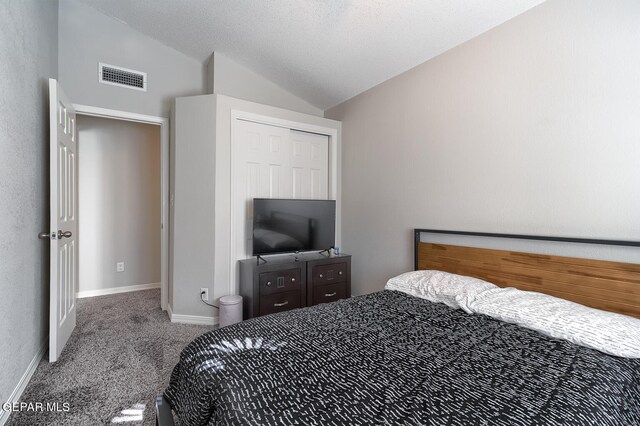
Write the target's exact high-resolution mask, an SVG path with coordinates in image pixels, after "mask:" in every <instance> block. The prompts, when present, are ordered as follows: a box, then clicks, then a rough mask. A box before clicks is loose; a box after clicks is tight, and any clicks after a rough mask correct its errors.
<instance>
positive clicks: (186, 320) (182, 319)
mask: <svg viewBox="0 0 640 426" xmlns="http://www.w3.org/2000/svg"><path fill="white" fill-rule="evenodd" d="M167 314H169V319H170V320H171V322H175V323H178V324H199V325H216V324H218V317H201V316H198V315H179V314H174V313H173V308H171V304H169V303H167Z"/></svg>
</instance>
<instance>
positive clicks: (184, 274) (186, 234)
mask: <svg viewBox="0 0 640 426" xmlns="http://www.w3.org/2000/svg"><path fill="white" fill-rule="evenodd" d="M175 102H176V103H175V120H174V132H175V135H174V137H173V138H172V141H171V145H172V146H171V152H172V153H173V173H172V174H171V178H170V179H171V184H170V187H171V191H172V192H171V194H170V196H169V198H170V200H171V205H172V212H171V218H172V231H171V233H172V241H173V244H172V246H173V247H172V260H173V262H172V268H171V278H170V282H171V283H172V287H173V288H172V291H171V294H170V296H171V297H170V302H171V309H172V311H173V313H175V314H179V315H195V316H205V317H212V316H213V308H211V307H209V306H207V305H205V304H204V303H202V302H201V301H200V293H199V291H200V288H201V287H207V288H210V289H211V287H212V285H211V284H212V283H213V274H214V260H215V252H214V238H213V232H214V224H215V222H214V219H215V217H214V214H215V198H214V197H215V191H214V179H215V128H216V127H215V121H216V104H215V96H213V95H209V96H191V97H186V98H177V99H176V101H175ZM212 290H213V289H211V290H210V295H209V300H210V303H211V301H212V297H213V292H212Z"/></svg>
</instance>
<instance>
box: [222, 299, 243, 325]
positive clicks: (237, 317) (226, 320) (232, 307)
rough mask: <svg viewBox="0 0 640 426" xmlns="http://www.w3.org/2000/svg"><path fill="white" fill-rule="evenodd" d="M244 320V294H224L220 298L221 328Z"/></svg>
mask: <svg viewBox="0 0 640 426" xmlns="http://www.w3.org/2000/svg"><path fill="white" fill-rule="evenodd" d="M240 321H242V296H222V297H221V298H220V316H219V320H218V326H219V327H220V328H222V327H226V326H228V325H231V324H235V323H237V322H240Z"/></svg>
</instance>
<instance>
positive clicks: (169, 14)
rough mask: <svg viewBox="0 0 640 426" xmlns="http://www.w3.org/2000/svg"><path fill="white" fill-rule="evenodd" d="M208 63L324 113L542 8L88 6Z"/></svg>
mask: <svg viewBox="0 0 640 426" xmlns="http://www.w3.org/2000/svg"><path fill="white" fill-rule="evenodd" d="M80 1H81V2H82V3H85V4H88V5H90V6H93V7H95V8H96V9H98V10H100V11H102V12H103V13H105V14H107V15H109V16H112V17H114V18H117V19H119V20H121V21H124V22H126V23H127V24H129V25H130V26H131V27H133V28H135V29H137V30H138V31H140V32H142V33H145V34H147V35H149V36H151V37H153V38H155V39H157V40H159V41H161V42H163V43H165V44H166V45H168V46H171V47H173V48H174V49H176V50H178V51H181V52H183V53H185V54H187V55H190V56H193V57H195V58H197V59H199V60H200V61H203V62H204V61H205V60H206V59H207V58H208V57H209V55H210V54H211V52H213V51H216V52H220V53H222V54H224V55H225V56H228V57H230V58H231V59H233V60H235V61H236V62H238V63H240V64H243V65H245V66H247V67H249V68H251V69H253V70H254V71H255V72H258V73H260V74H262V75H263V76H265V77H266V78H268V79H270V80H272V81H273V82H275V83H277V84H279V85H280V86H282V87H283V88H285V89H287V90H288V91H290V92H291V93H293V94H295V95H297V96H299V97H300V98H302V99H304V100H306V101H307V102H309V103H311V104H312V105H314V106H316V107H319V108H322V109H326V108H329V107H331V106H334V105H336V104H338V103H340V102H342V101H345V100H347V99H349V98H351V97H353V96H355V95H357V94H358V93H361V92H363V91H365V90H367V89H369V88H371V87H373V86H375V85H376V84H379V83H381V82H383V81H385V80H387V79H389V78H391V77H393V76H395V75H398V74H400V73H402V72H404V71H406V70H408V69H410V68H412V67H414V66H416V65H418V64H421V63H422V62H424V61H426V60H428V59H430V58H432V57H434V56H436V55H438V54H439V53H442V52H444V51H446V50H448V49H450V48H452V47H454V46H456V45H458V44H460V43H462V42H464V41H466V40H469V39H471V38H473V37H475V36H477V35H479V34H481V33H483V32H484V31H487V30H488V29H490V28H492V27H494V26H496V25H498V24H500V23H502V22H505V21H507V20H509V19H511V18H512V17H514V16H516V15H518V14H520V13H522V12H524V11H526V10H528V9H530V8H531V7H533V6H536V5H538V4H540V3H542V2H543V0H270V1H266V0H80Z"/></svg>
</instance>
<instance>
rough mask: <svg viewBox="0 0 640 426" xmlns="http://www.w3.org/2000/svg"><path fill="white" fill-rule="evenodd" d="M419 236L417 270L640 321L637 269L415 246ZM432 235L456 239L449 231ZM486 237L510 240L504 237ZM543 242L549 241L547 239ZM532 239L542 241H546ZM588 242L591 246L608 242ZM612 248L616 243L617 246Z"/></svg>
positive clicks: (616, 264) (567, 259) (559, 258)
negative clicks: (470, 279)
mask: <svg viewBox="0 0 640 426" xmlns="http://www.w3.org/2000/svg"><path fill="white" fill-rule="evenodd" d="M421 232H434V231H433V230H416V242H415V244H416V245H415V263H416V269H417V270H418V269H437V270H440V271H445V272H450V273H454V274H460V275H468V276H471V277H475V278H480V279H482V280H485V281H489V282H492V283H494V284H496V285H498V286H500V287H515V288H518V289H521V290H528V291H537V292H540V293H546V294H549V295H551V296H555V297H560V298H563V299H567V300H571V301H573V302H577V303H580V304H583V305H587V306H591V307H593V308H597V309H603V310H606V311H611V312H617V313H621V314H626V315H631V316H635V317H638V318H640V265H638V264H633V263H621V262H610V261H604V260H591V259H580V258H573V257H563V256H549V255H541V254H532V253H521V252H514V251H505V250H493V249H485V248H474V247H462V246H455V245H446V244H434V243H426V242H420V236H419V234H420V233H421ZM435 232H437V233H452V234H459V233H458V232H455V231H435ZM464 234H465V235H474V234H475V235H488V234H479V233H464ZM490 235H491V236H494V237H495V236H500V237H503V238H510V236H508V235H506V234H490ZM518 237H520V238H522V237H524V236H518ZM548 238H549V239H552V237H548ZM532 239H547V237H534V238H532ZM564 240H567V239H564ZM572 240H573V241H571V242H584V241H583V240H579V239H572ZM576 240H577V241H576ZM588 241H589V242H590V243H593V242H594V241H608V240H588ZM617 243H620V242H619V241H617ZM596 244H598V243H596ZM600 244H602V243H600ZM616 245H633V246H635V245H637V246H640V242H638V243H636V242H628V241H627V242H622V244H616Z"/></svg>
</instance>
